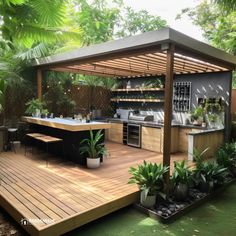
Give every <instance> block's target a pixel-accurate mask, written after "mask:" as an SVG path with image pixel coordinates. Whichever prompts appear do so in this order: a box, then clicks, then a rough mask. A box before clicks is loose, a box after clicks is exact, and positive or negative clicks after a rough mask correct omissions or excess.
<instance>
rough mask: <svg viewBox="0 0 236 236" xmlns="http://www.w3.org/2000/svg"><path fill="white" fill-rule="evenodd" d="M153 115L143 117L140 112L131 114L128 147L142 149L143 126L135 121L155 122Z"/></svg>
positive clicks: (131, 112)
mask: <svg viewBox="0 0 236 236" xmlns="http://www.w3.org/2000/svg"><path fill="white" fill-rule="evenodd" d="M153 118H154V117H153V115H141V114H140V113H139V112H138V111H130V112H129V122H128V125H127V145H130V146H134V147H141V128H142V126H141V124H137V123H136V122H135V121H153Z"/></svg>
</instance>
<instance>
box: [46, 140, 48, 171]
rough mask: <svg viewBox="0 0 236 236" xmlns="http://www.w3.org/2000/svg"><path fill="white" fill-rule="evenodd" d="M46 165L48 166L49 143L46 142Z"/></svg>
mask: <svg viewBox="0 0 236 236" xmlns="http://www.w3.org/2000/svg"><path fill="white" fill-rule="evenodd" d="M46 149H47V150H46V167H48V143H46Z"/></svg>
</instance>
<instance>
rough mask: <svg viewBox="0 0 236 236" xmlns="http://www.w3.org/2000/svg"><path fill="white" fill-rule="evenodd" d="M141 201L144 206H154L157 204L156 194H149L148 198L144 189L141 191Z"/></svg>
mask: <svg viewBox="0 0 236 236" xmlns="http://www.w3.org/2000/svg"><path fill="white" fill-rule="evenodd" d="M140 203H141V204H142V205H143V206H144V207H153V206H155V204H156V195H151V196H150V195H148V196H147V197H146V198H145V196H144V193H143V191H141V193H140Z"/></svg>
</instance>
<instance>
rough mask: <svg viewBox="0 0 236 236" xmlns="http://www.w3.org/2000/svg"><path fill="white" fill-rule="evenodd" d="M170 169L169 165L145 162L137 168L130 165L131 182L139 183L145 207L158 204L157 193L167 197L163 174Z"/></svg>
mask: <svg viewBox="0 0 236 236" xmlns="http://www.w3.org/2000/svg"><path fill="white" fill-rule="evenodd" d="M167 171H168V167H165V166H164V167H163V166H162V165H161V164H156V163H151V162H150V163H147V162H146V161H144V162H143V164H142V165H139V166H138V167H137V168H135V167H130V169H129V173H130V174H132V177H131V178H130V180H129V183H130V184H134V183H135V184H137V185H138V186H139V189H140V190H141V192H140V202H141V204H142V205H143V206H145V207H152V206H154V205H155V204H156V197H157V195H159V196H161V197H165V195H164V193H163V189H164V180H163V175H164V174H165V173H166V172H167Z"/></svg>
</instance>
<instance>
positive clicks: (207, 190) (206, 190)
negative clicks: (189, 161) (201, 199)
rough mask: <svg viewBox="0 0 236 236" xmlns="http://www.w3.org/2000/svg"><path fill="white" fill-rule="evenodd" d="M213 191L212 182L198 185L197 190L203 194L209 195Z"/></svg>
mask: <svg viewBox="0 0 236 236" xmlns="http://www.w3.org/2000/svg"><path fill="white" fill-rule="evenodd" d="M213 189H214V183H213V181H210V182H200V183H199V190H200V191H201V192H203V193H210V192H212V191H213Z"/></svg>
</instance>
